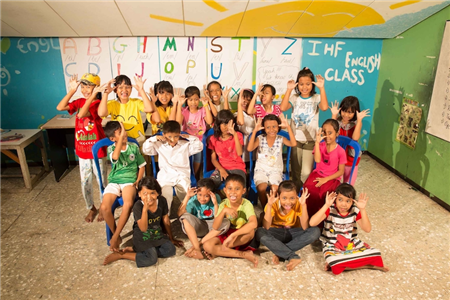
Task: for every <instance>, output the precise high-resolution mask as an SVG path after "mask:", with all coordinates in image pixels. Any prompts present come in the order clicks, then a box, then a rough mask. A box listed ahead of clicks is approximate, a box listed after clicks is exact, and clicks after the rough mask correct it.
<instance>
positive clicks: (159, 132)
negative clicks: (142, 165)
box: [150, 131, 197, 186]
mask: <svg viewBox="0 0 450 300" xmlns="http://www.w3.org/2000/svg"><path fill="white" fill-rule="evenodd" d="M181 134H189V133H187V132H185V131H182V132H181ZM155 135H162V131H158V132H157V133H155V134H154V135H153V136H155ZM150 157H151V159H152V170H153V176H154V177H155V179H156V178H157V176H158V174H157V172H156V165H155V156H154V155H150ZM189 166H190V168H191V186H197V179H196V178H195V174H194V156H193V155H191V156H190V157H189Z"/></svg>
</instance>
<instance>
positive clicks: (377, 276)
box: [1, 155, 450, 299]
mask: <svg viewBox="0 0 450 300" xmlns="http://www.w3.org/2000/svg"><path fill="white" fill-rule="evenodd" d="M1 185H2V186H1V187H2V193H1V298H2V299H35V298H39V299H134V298H136V299H182V298H185V299H224V298H227V299H349V298H354V299H370V298H372V299H449V298H450V260H449V250H450V247H449V246H450V243H449V240H450V218H449V216H450V213H449V212H448V211H446V210H445V209H443V208H442V207H440V206H439V205H437V204H436V203H435V202H433V201H432V200H430V199H429V198H427V197H426V196H424V195H422V194H421V193H419V192H416V191H414V190H413V189H411V188H410V186H409V185H408V184H406V183H405V182H404V181H402V180H401V179H399V178H397V177H396V176H395V175H393V174H392V173H390V172H389V171H388V170H386V169H384V168H383V167H382V166H380V165H379V164H378V163H377V162H375V161H374V160H372V159H371V158H369V157H368V156H366V155H364V156H363V157H362V160H361V164H360V169H359V176H358V180H357V183H356V190H357V191H358V192H361V191H365V192H367V193H368V195H369V197H370V200H369V203H368V214H369V218H370V220H371V222H372V232H371V233H369V234H366V233H362V232H360V237H361V238H362V240H363V241H365V242H367V243H368V244H369V245H371V246H374V247H376V248H379V249H380V250H381V251H382V255H383V259H384V262H385V264H386V266H388V267H390V269H391V271H390V272H388V273H383V272H380V271H373V270H358V271H352V272H344V273H343V274H341V275H338V276H334V275H332V274H331V273H330V272H325V271H323V265H324V259H323V256H322V253H321V251H320V247H317V246H314V247H313V246H308V247H306V248H304V249H302V250H301V251H300V255H301V257H302V259H303V262H302V264H301V265H299V266H298V267H297V268H296V269H295V270H294V271H292V272H288V271H286V269H285V266H284V265H283V264H281V265H279V266H273V265H271V264H270V258H271V253H270V252H267V251H266V252H263V253H262V254H261V257H260V262H259V266H258V268H257V269H252V268H251V267H250V263H248V262H247V261H244V260H239V259H225V258H218V259H215V260H213V261H197V260H193V259H188V258H186V257H184V256H183V255H182V254H183V252H184V251H185V250H184V249H178V250H177V255H176V256H175V257H172V258H169V259H160V260H159V261H158V263H157V265H156V266H153V267H149V268H142V269H137V268H136V265H135V264H134V262H131V261H125V260H122V261H118V262H115V263H113V264H111V265H108V266H102V262H103V259H104V258H105V256H106V255H107V254H109V250H108V247H107V246H106V240H105V224H104V223H97V222H95V223H93V224H87V223H85V222H84V216H85V214H86V213H87V210H86V208H85V205H84V201H83V200H82V195H81V190H80V181H79V173H78V168H75V169H73V170H72V171H71V172H70V173H69V174H68V175H67V176H66V177H65V178H64V179H63V180H62V181H61V182H59V183H57V182H55V179H54V176H53V173H50V174H49V175H47V176H46V177H45V178H44V179H43V180H41V182H40V183H39V184H38V185H37V186H36V187H35V188H34V189H33V190H32V191H31V192H30V193H27V192H26V191H25V190H23V189H21V188H22V187H23V181H22V180H21V179H19V178H16V179H7V180H2V182H1ZM96 203H98V201H97V202H96ZM257 210H259V211H260V210H261V208H260V207H257ZM132 219H133V217H131V218H130V220H129V221H128V224H127V226H126V228H125V229H124V231H123V234H122V237H123V238H124V241H125V242H127V241H128V240H129V239H130V238H131V227H132ZM173 225H174V231H175V234H176V235H177V236H178V237H179V238H181V239H183V240H185V241H186V246H188V247H190V244H189V242H188V240H187V238H186V236H185V235H184V234H182V233H181V231H180V226H179V223H178V221H176V222H175V223H174V224H173ZM128 244H129V242H128Z"/></svg>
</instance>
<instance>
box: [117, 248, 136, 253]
mask: <svg viewBox="0 0 450 300" xmlns="http://www.w3.org/2000/svg"><path fill="white" fill-rule="evenodd" d="M129 252H134V250H133V247H126V248H123V249H122V250H119V253H129Z"/></svg>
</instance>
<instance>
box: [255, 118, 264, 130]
mask: <svg viewBox="0 0 450 300" xmlns="http://www.w3.org/2000/svg"><path fill="white" fill-rule="evenodd" d="M261 129H264V127H263V126H262V119H261V118H259V119H257V120H256V124H255V129H254V131H255V132H258V131H260V130H261Z"/></svg>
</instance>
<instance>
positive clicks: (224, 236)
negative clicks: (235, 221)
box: [218, 228, 256, 252]
mask: <svg viewBox="0 0 450 300" xmlns="http://www.w3.org/2000/svg"><path fill="white" fill-rule="evenodd" d="M235 231H237V229H232V228H230V229H228V231H227V232H225V233H224V234H221V235H219V236H218V238H219V240H220V242H221V243H222V244H223V242H224V241H225V240H226V239H227V237H229V236H230V235H231V234H232V233H233V232H235ZM250 243H251V241H250V242H248V243H247V244H245V245H241V246H237V247H234V250H238V251H247V250H251V251H253V252H254V251H255V250H256V249H255V248H253V247H251V246H250Z"/></svg>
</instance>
